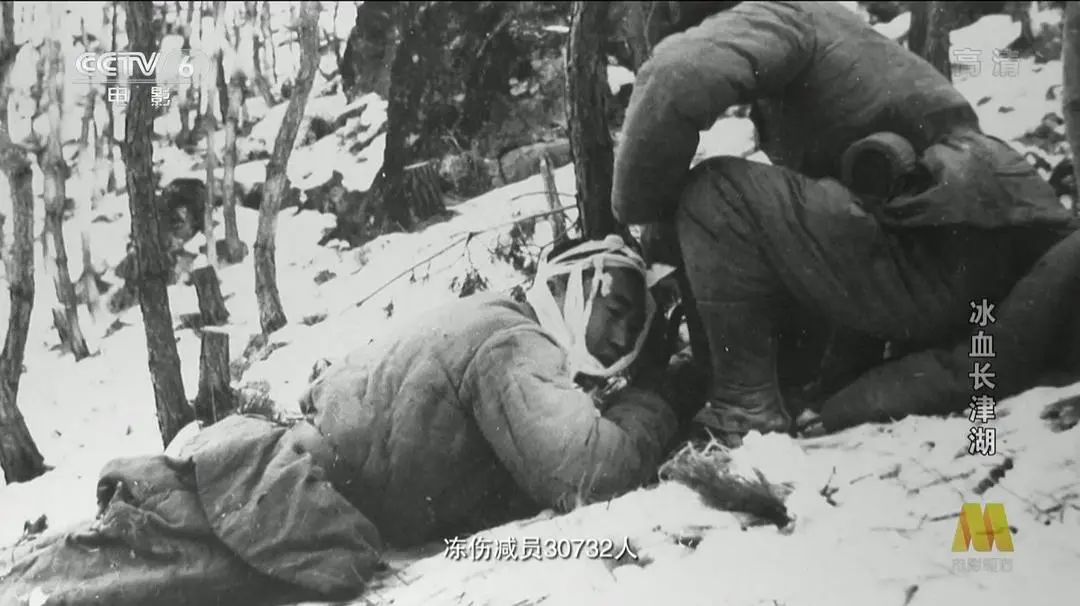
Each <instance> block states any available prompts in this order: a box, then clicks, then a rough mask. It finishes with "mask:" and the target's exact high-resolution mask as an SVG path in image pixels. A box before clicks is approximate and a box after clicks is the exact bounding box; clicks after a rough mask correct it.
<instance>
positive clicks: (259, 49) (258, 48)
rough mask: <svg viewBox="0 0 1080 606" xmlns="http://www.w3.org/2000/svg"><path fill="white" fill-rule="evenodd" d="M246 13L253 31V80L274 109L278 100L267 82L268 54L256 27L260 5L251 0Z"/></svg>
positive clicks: (245, 4) (269, 105)
mask: <svg viewBox="0 0 1080 606" xmlns="http://www.w3.org/2000/svg"><path fill="white" fill-rule="evenodd" d="M244 13H245V15H246V16H247V22H248V26H249V27H250V29H251V62H252V69H253V71H254V72H255V75H254V78H252V80H254V84H255V90H257V91H259V95H261V96H262V98H263V101H265V102H266V106H267V107H273V106H274V105H275V104H276V103H277V100H276V99H274V93H273V90H272V89H271V87H270V83H269V82H268V81H267V80H266V73H265V71H264V69H263V68H264V65H263V64H264V63H265V60H264V59H263V56H264V55H265V54H266V53H265V51H266V49H265V48H264V47H263V39H262V36H260V35H259V28H258V27H256V25H257V23H258V19H259V15H258V4H257V3H256V2H252V1H251V0H248V1H247V2H244Z"/></svg>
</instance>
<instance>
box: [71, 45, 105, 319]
mask: <svg viewBox="0 0 1080 606" xmlns="http://www.w3.org/2000/svg"><path fill="white" fill-rule="evenodd" d="M81 25H82V41H83V49H84V50H85V51H86V52H90V39H89V37H87V35H86V24H85V23H82V24H81ZM89 89H90V91H89V93H87V96H86V110H85V112H84V113H83V121H82V128H81V131H80V135H79V156H80V161H79V171H80V172H81V173H82V174H83V175H86V176H88V177H89V178H88V179H86V182H87V183H91V184H92V185H91V187H90V192H89V195H90V197H89V199H88V200H87V201H86V203H85V204H80V203H78V202H77V203H76V204H77V209H78V213H77V216H78V218H79V240H80V244H81V245H82V274H81V275H80V276H79V285H80V286H79V290H81V291H82V292H83V293H85V295H86V310H87V311H88V312H90V317H91V318H96V317H97V312H98V304H99V299H100V297H99V296H100V294H101V293H100V292H99V291H98V287H97V285H98V280H97V278H98V276H97V272H95V271H94V257H93V241H92V237H91V233H90V226H91V215H92V214H93V211H94V209H96V208H97V206H98V202H99V201H100V199H101V192H100V190H99V189H98V186H97V175H98V161H99V158H98V156H97V150H98V139H99V138H100V134H99V133H98V129H97V122H96V121H95V120H94V110H95V105H96V100H97V88H96V87H93V86H91V87H89ZM91 129H93V133H92V134H93V140H91V139H90V135H91Z"/></svg>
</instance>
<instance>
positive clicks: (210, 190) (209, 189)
mask: <svg viewBox="0 0 1080 606" xmlns="http://www.w3.org/2000/svg"><path fill="white" fill-rule="evenodd" d="M213 6H214V26H213V33H212V35H211V36H210V39H211V40H213V42H211V43H210V44H212V45H213V48H212V49H207V50H210V55H211V63H212V65H213V69H214V71H215V74H214V75H212V76H211V75H208V74H207V75H204V76H203V77H204V78H205V80H204V83H205V85H206V90H205V92H204V95H203V96H204V99H205V100H206V108H205V110H204V112H203V122H202V126H203V129H204V130H205V132H206V205H205V206H203V235H204V236H205V237H206V262H207V264H209V265H210V267H214V268H216V267H217V242H216V241H215V240H214V201H215V200H217V179H216V178H215V177H214V171H215V169H216V168H217V146H216V145H215V141H214V132H215V131H216V130H217V127H218V120H217V115H216V114H215V112H214V104H215V103H217V102H218V101H219V99H218V90H217V87H218V79H219V72H220V70H221V69H222V65H221V53H222V48H221V46H222V42H223V40H222V35H221V34H222V33H223V28H222V13H223V12H224V3H223V2H221V1H220V0H215V1H214V5H213ZM218 107H219V109H224V108H222V107H221V106H220V105H219V106H218ZM222 117H224V114H222Z"/></svg>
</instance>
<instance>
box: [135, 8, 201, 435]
mask: <svg viewBox="0 0 1080 606" xmlns="http://www.w3.org/2000/svg"><path fill="white" fill-rule="evenodd" d="M126 4H127V31H128V39H129V41H130V42H129V43H130V46H131V50H133V51H141V52H143V53H145V54H147V55H149V54H150V53H152V52H154V51H155V50H157V40H155V39H154V30H153V29H152V27H151V24H152V21H153V5H152V4H151V3H149V2H140V1H138V0H132V1H129V2H127V3H126ZM153 115H154V112H153V108H152V107H151V105H150V88H149V86H148V85H146V84H133V85H132V86H131V100H130V103H129V104H128V108H127V121H126V122H125V125H124V126H125V127H124V145H123V146H122V149H121V151H122V153H123V156H124V162H125V163H126V165H127V183H128V207H129V209H130V212H131V233H132V239H133V241H134V245H135V272H136V276H135V277H136V280H135V281H136V284H137V290H138V295H139V307H140V308H141V310H142V316H143V324H144V327H145V331H146V351H147V356H148V366H149V368H150V376H151V380H152V382H153V385H154V402H155V406H156V408H157V418H158V428H159V429H160V431H161V439H162V442H163V443H164V444H166V445H167V444H168V443H169V442H170V441H172V439H173V437H174V436H175V435H176V434H177V432H179V431H180V429H181V428H183V427H184V425H186V424H188V423H190V422H191V421H192V420H193V419H194V418H195V415H194V412H193V411H192V409H191V406H189V405H188V403H187V398H186V396H185V394H184V382H183V380H182V378H181V374H180V357H179V356H178V355H177V353H176V338H175V335H174V334H173V324H172V311H171V310H170V309H169V292H168V284H169V277H170V274H171V273H172V268H171V267H170V264H169V263H168V262H167V260H166V257H165V250H164V246H163V244H164V237H163V235H164V234H163V228H162V215H163V214H164V213H163V212H162V209H161V208H160V203H159V202H158V200H157V199H156V196H155V193H154V186H153V172H152V167H153V159H154V157H153V154H154V149H153V146H152V145H151V144H150V134H151V131H152V130H153V126H152V125H153Z"/></svg>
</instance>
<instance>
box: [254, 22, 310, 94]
mask: <svg viewBox="0 0 1080 606" xmlns="http://www.w3.org/2000/svg"><path fill="white" fill-rule="evenodd" d="M259 26H260V28H261V29H262V36H263V42H264V43H265V44H266V51H265V52H264V59H265V60H268V61H269V62H270V64H269V65H268V67H269V68H270V70H269V71H270V85H271V87H274V86H277V83H278V69H277V45H276V44H274V30H272V29H270V3H269V2H263V6H262V12H261V13H259ZM315 67H316V68H317V67H318V65H316V66H315ZM264 71H265V70H264Z"/></svg>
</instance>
